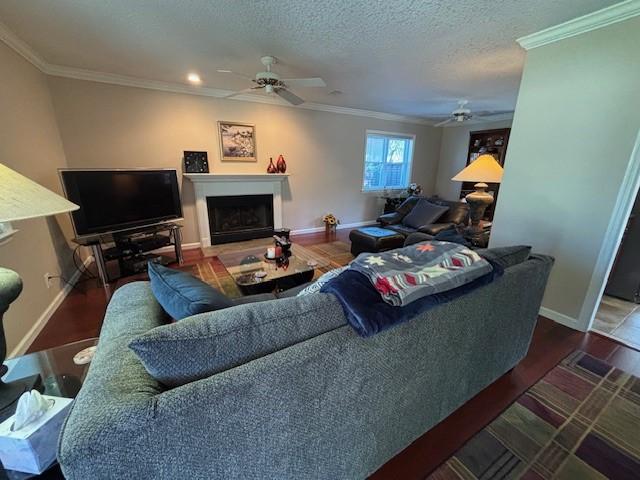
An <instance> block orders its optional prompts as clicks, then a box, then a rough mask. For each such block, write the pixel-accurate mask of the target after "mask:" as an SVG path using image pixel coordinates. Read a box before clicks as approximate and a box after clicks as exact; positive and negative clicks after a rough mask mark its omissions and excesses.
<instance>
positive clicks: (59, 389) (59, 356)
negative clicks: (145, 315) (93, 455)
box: [0, 338, 98, 480]
mask: <svg viewBox="0 0 640 480" xmlns="http://www.w3.org/2000/svg"><path fill="white" fill-rule="evenodd" d="M97 343H98V339H97V338H89V339H86V340H80V341H78V342H73V343H68V344H66V345H62V346H60V347H54V348H50V349H48V350H42V351H41V352H34V353H28V354H26V355H22V356H20V357H15V358H10V359H8V360H5V362H4V364H5V366H6V367H7V368H8V369H9V370H8V371H7V373H6V374H5V375H4V376H3V377H2V380H3V381H4V382H11V381H14V380H20V379H25V378H27V377H31V376H33V375H39V376H40V382H39V383H40V385H41V388H39V390H40V393H44V394H45V395H54V396H56V397H66V398H75V397H76V395H77V394H78V392H79V391H80V387H81V386H82V383H83V382H84V379H85V377H86V375H87V371H88V369H89V365H90V364H89V363H88V364H85V365H76V364H75V363H74V361H73V357H74V355H75V354H76V353H78V352H80V351H81V350H84V349H85V348H88V347H92V346H94V345H96V344H97ZM15 406H16V404H14V405H13V407H12V408H8V409H7V412H5V417H6V418H8V416H10V415H12V414H13V413H14V411H15ZM2 420H4V418H2ZM52 441H54V442H55V441H57V439H53V440H52ZM34 476H35V475H32V474H28V473H21V472H15V471H11V470H5V469H4V468H0V480H2V479H5V478H9V479H16V480H22V479H26V478H33V477H34ZM38 477H39V478H50V479H51V478H56V479H57V478H64V477H63V476H62V472H61V471H60V468H59V467H58V466H55V467H52V468H50V469H49V470H47V471H46V472H44V473H43V474H42V475H41V476H38Z"/></svg>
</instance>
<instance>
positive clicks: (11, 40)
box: [0, 22, 47, 71]
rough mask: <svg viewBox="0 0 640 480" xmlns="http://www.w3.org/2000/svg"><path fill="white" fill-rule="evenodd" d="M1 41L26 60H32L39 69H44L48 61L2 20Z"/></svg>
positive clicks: (0, 23)
mask: <svg viewBox="0 0 640 480" xmlns="http://www.w3.org/2000/svg"><path fill="white" fill-rule="evenodd" d="M0 41H3V42H4V43H6V44H7V45H8V46H9V47H11V48H12V49H13V50H14V51H15V52H16V53H18V54H20V55H22V57H24V59H25V60H27V61H29V62H31V63H32V64H33V65H34V66H35V67H36V68H37V69H39V70H41V71H44V68H45V66H46V64H47V62H45V61H44V59H43V58H42V57H41V56H40V55H38V54H37V53H36V51H35V50H34V49H33V48H31V47H30V46H29V45H28V44H27V43H26V42H23V41H22V40H21V39H20V38H18V36H17V35H16V34H15V33H13V32H12V31H11V30H10V29H9V27H7V26H6V25H5V24H4V23H2V22H0Z"/></svg>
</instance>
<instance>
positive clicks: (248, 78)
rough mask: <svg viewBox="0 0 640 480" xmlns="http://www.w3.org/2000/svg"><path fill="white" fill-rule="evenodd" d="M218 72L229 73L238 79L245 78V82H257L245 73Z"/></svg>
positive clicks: (219, 70)
mask: <svg viewBox="0 0 640 480" xmlns="http://www.w3.org/2000/svg"><path fill="white" fill-rule="evenodd" d="M216 72H218V73H228V74H231V75H235V76H236V77H240V78H244V79H245V80H249V81H250V82H255V81H256V79H255V78H253V77H251V76H249V75H245V74H244V73H238V72H234V71H233V70H224V69H218V70H216Z"/></svg>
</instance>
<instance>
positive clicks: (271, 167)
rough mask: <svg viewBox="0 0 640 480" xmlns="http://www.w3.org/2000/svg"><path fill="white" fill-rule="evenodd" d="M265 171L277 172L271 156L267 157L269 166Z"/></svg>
mask: <svg viewBox="0 0 640 480" xmlns="http://www.w3.org/2000/svg"><path fill="white" fill-rule="evenodd" d="M267 173H278V169H277V168H276V166H275V165H274V164H273V157H269V166H268V167H267Z"/></svg>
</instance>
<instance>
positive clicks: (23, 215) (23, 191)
mask: <svg viewBox="0 0 640 480" xmlns="http://www.w3.org/2000/svg"><path fill="white" fill-rule="evenodd" d="M0 185H2V188H0V222H13V221H16V220H26V219H28V218H37V217H48V216H50V215H57V214H59V213H66V212H71V211H73V210H78V209H79V208H80V207H79V206H78V205H76V204H75V203H72V202H70V201H69V200H67V199H66V198H64V197H61V196H60V195H58V194H57V193H54V192H52V191H51V190H48V189H46V188H44V187H43V186H42V185H39V184H37V183H36V182H34V181H32V180H29V179H28V178H27V177H25V176H24V175H20V174H19V173H18V172H15V171H13V170H11V169H10V168H9V167H7V166H5V165H3V164H1V163H0Z"/></svg>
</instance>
